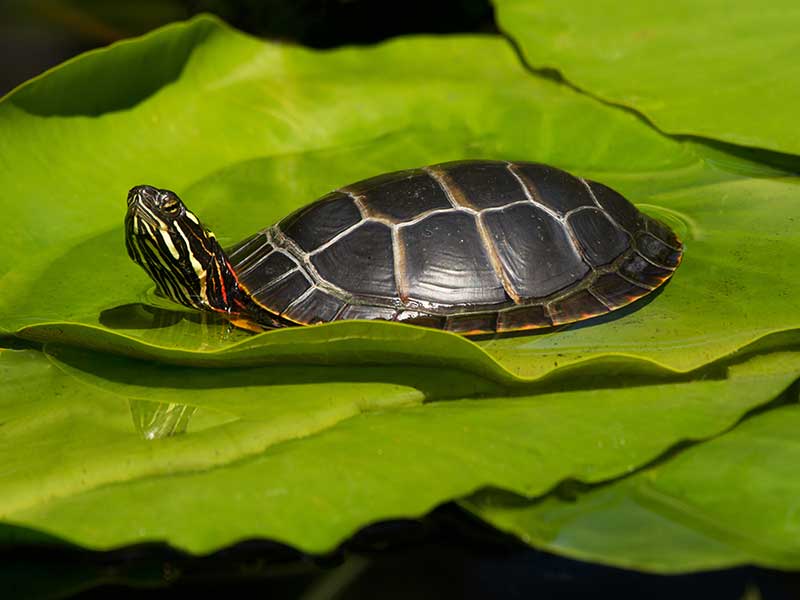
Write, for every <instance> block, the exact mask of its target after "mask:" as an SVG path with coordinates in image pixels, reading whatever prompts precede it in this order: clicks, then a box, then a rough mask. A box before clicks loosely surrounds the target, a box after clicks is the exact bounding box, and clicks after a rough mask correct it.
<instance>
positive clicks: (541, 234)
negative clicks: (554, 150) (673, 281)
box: [229, 161, 682, 335]
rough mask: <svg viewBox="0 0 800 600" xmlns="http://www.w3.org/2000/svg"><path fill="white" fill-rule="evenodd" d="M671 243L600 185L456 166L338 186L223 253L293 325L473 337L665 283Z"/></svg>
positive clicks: (530, 171)
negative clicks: (408, 329)
mask: <svg viewBox="0 0 800 600" xmlns="http://www.w3.org/2000/svg"><path fill="white" fill-rule="evenodd" d="M681 253H682V245H681V242H680V241H679V240H678V238H677V236H676V235H675V234H674V233H673V232H672V231H671V230H670V229H669V228H668V227H666V226H665V225H664V224H662V223H660V222H659V221H656V220H655V219H652V218H650V217H648V216H647V215H645V214H643V213H641V212H639V211H638V210H637V209H636V208H635V207H634V206H633V205H632V204H631V203H630V202H628V201H627V200H626V199H625V198H623V197H622V196H621V195H620V194H618V193H617V192H615V191H614V190H612V189H611V188H609V187H606V186H605V185H603V184H600V183H597V182H594V181H588V180H584V179H581V178H579V177H574V176H573V175H570V174H569V173H567V172H565V171H562V170H560V169H556V168H554V167H550V166H547V165H543V164H538V163H528V162H500V161H459V162H451V163H444V164H439V165H433V166H430V167H425V168H421V169H412V170H407V171H398V172H395V173H388V174H385V175H380V176H378V177H373V178H371V179H367V180H364V181H360V182H358V183H354V184H352V185H349V186H346V187H343V188H340V189H339V190H337V191H335V192H332V193H330V194H328V195H326V196H324V197H322V198H320V199H319V200H317V201H316V202H314V203H312V204H310V205H308V206H306V207H304V208H302V209H300V210H298V211H296V212H295V213H293V214H291V215H289V216H288V217H286V218H285V219H283V220H282V221H280V222H279V223H277V224H276V225H273V226H272V227H269V228H267V229H265V230H263V231H261V232H259V233H257V234H256V235H254V236H252V237H250V238H248V239H246V240H244V241H243V242H241V243H239V244H238V245H237V246H236V247H235V248H233V249H232V250H231V251H230V253H229V259H230V261H231V265H232V266H233V268H234V270H235V271H236V273H237V276H238V279H239V283H240V286H241V287H242V288H243V289H244V290H245V292H246V293H248V294H250V296H251V298H252V299H253V300H254V301H255V302H256V304H257V305H259V306H261V307H262V308H263V309H264V310H265V311H266V312H267V313H269V314H270V315H272V316H275V315H278V316H279V318H281V319H283V320H285V321H287V322H290V323H297V324H310V323H320V322H328V321H336V320H341V319H383V320H389V321H401V322H405V323H414V324H421V325H426V326H431V327H437V328H442V329H446V330H449V331H454V332H457V333H461V334H466V335H473V334H482V333H491V332H495V331H496V332H506V331H517V330H523V329H532V328H540V327H552V326H554V325H561V324H563V323H570V322H573V321H579V320H582V319H587V318H589V317H594V316H597V315H602V314H604V313H607V312H609V311H612V310H615V309H617V308H620V307H622V306H625V305H626V304H629V303H630V302H633V301H634V300H636V299H637V298H640V297H642V296H645V295H647V294H649V293H650V292H652V291H653V290H654V289H656V288H657V287H658V286H660V285H661V284H663V283H664V282H665V281H666V280H667V279H669V277H670V276H671V275H672V273H673V272H674V270H675V269H676V268H677V266H678V264H679V263H680V260H681Z"/></svg>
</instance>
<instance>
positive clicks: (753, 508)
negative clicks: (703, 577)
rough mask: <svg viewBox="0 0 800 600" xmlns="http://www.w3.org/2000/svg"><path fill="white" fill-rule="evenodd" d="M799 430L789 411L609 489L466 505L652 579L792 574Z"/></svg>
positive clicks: (799, 519) (799, 410) (538, 540)
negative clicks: (746, 568)
mask: <svg viewBox="0 0 800 600" xmlns="http://www.w3.org/2000/svg"><path fill="white" fill-rule="evenodd" d="M776 358H777V357H776ZM785 358H786V359H788V361H789V362H790V363H792V364H795V365H796V364H797V356H796V355H787V356H786V357H785ZM795 393H796V391H795ZM795 400H796V398H795ZM798 426H800V406H798V405H797V404H796V403H795V404H792V405H790V406H783V407H781V408H777V409H774V410H771V411H769V412H766V413H763V414H759V415H757V416H754V417H753V418H751V419H748V420H747V421H746V422H745V423H743V424H742V425H740V426H739V427H737V428H736V429H735V430H733V431H732V432H730V433H727V434H725V435H723V436H721V437H719V438H716V439H714V440H712V441H710V442H706V443H705V444H701V445H699V446H696V447H694V448H690V449H689V450H687V451H685V452H683V453H681V454H679V455H678V456H676V457H674V458H673V459H672V460H668V461H662V462H660V463H658V464H656V465H655V466H653V467H650V468H648V469H645V470H643V471H641V472H639V473H637V474H635V475H633V476H630V477H627V478H624V479H620V480H619V481H615V482H613V483H608V484H605V485H600V486H596V487H594V488H590V489H588V490H578V491H577V493H574V492H573V493H572V494H566V495H564V494H562V495H559V494H552V495H550V496H548V497H546V498H544V499H541V500H538V501H526V500H524V499H520V498H519V497H517V498H514V497H511V496H510V495H508V494H505V495H504V494H501V493H497V492H484V493H482V494H479V495H476V496H474V497H473V498H471V499H469V500H467V501H465V506H467V507H468V508H469V509H470V510H472V511H474V512H475V513H476V514H478V515H480V516H481V517H482V518H484V519H487V520H488V521H489V522H491V523H493V524H495V525H497V526H498V527H501V528H503V529H506V530H508V531H512V532H514V533H515V534H517V535H520V536H521V537H523V538H524V539H526V540H527V541H528V542H529V543H532V544H535V545H537V546H539V547H542V548H546V549H548V550H551V551H554V552H558V553H561V554H565V555H567V556H572V557H575V558H582V559H584V560H593V561H599V562H604V563H609V564H613V565H617V566H622V567H629V568H631V567H632V568H637V569H647V570H652V571H657V572H681V571H690V570H698V569H711V568H721V567H727V566H731V565H735V564H741V563H745V562H755V563H758V564H762V565H770V566H772V567H775V568H784V569H797V568H798V565H800V544H798V540H799V539H800V514H799V513H798V511H797V508H796V506H797V498H798V495H800V490H798V487H799V485H798V482H797V478H796V477H795V476H794V474H795V472H796V468H797V461H798V460H799V459H800V449H798V443H797V435H796V434H797V428H798Z"/></svg>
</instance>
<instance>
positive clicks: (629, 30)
mask: <svg viewBox="0 0 800 600" xmlns="http://www.w3.org/2000/svg"><path fill="white" fill-rule="evenodd" d="M494 4H495V5H496V7H497V19H498V22H499V24H500V27H501V29H503V30H504V31H506V32H507V33H508V34H509V35H510V36H511V37H513V38H514V39H515V40H516V41H517V42H518V43H519V45H520V48H521V50H522V53H523V54H524V56H525V58H526V60H527V61H528V62H529V63H530V64H531V65H533V66H535V67H549V68H554V69H557V70H558V71H560V72H561V73H562V74H563V75H564V77H566V79H567V80H569V81H570V82H572V83H574V84H576V85H577V86H579V87H581V88H583V89H585V90H586V91H588V92H589V93H591V94H594V95H596V96H598V97H600V98H603V99H606V100H609V101H611V102H615V103H620V104H623V105H626V106H629V107H632V108H634V109H636V110H637V111H639V112H641V113H642V114H644V115H645V116H646V117H647V118H648V119H650V120H651V121H652V122H653V123H655V125H656V126H658V127H659V128H660V129H662V130H663V131H668V132H670V133H678V134H691V135H699V136H707V137H710V138H715V139H720V140H725V141H727V142H733V143H735V144H742V145H745V146H757V147H761V148H769V149H772V150H777V151H781V152H789V153H793V154H800V138H798V136H797V135H796V133H795V131H794V130H793V128H792V127H787V126H786V124H787V119H790V118H791V117H790V115H791V111H792V108H793V107H794V106H796V105H797V104H798V102H800V64H799V63H798V61H797V29H798V27H800V5H798V4H797V3H796V2H793V1H791V0H778V1H773V2H770V3H769V5H768V6H764V5H761V4H754V3H752V2H747V1H744V0H736V1H734V2H731V1H730V0H675V1H672V2H667V3H660V4H658V5H653V4H651V3H647V2H626V1H624V0H600V1H596V2H581V1H580V0H570V1H567V2H563V1H556V0H537V1H536V2H530V1H528V0H494Z"/></svg>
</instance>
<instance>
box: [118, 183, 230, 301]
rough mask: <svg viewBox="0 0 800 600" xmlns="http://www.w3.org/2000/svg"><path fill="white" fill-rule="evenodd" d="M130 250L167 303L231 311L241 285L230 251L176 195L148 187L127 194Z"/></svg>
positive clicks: (131, 255) (127, 230)
mask: <svg viewBox="0 0 800 600" xmlns="http://www.w3.org/2000/svg"><path fill="white" fill-rule="evenodd" d="M125 245H126V246H127V248H128V255H129V256H130V257H131V259H133V261H134V262H135V263H136V264H138V265H139V266H140V267H142V268H143V269H144V270H145V271H146V272H147V274H148V275H149V276H150V278H151V279H152V280H153V281H154V282H155V284H156V286H157V287H158V290H159V291H160V293H161V294H163V295H164V296H166V297H167V298H170V299H171V300H173V301H175V302H177V303H179V304H183V305H184V306H188V307H191V308H197V309H204V310H215V311H221V312H230V311H231V304H230V302H231V300H232V298H233V296H234V294H235V292H236V290H237V283H236V277H235V275H234V273H233V270H232V269H231V266H230V264H229V263H228V259H227V257H226V256H225V252H224V251H223V249H222V247H221V246H220V245H219V242H217V239H216V238H215V237H214V234H213V233H211V232H210V231H208V230H207V229H206V228H205V227H204V226H203V224H202V223H201V222H200V220H199V219H198V218H197V217H196V216H195V215H194V214H193V213H192V212H191V211H190V210H189V209H187V208H186V206H185V205H184V203H183V202H182V201H181V199H180V198H178V196H177V194H175V193H174V192H171V191H169V190H161V189H158V188H154V187H151V186H149V185H138V186H136V187H135V188H133V189H131V191H130V192H128V212H127V214H126V215H125Z"/></svg>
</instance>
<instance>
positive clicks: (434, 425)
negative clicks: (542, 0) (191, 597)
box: [0, 347, 800, 552]
mask: <svg viewBox="0 0 800 600" xmlns="http://www.w3.org/2000/svg"><path fill="white" fill-rule="evenodd" d="M50 352H51V360H50V361H48V360H46V359H45V358H44V357H43V356H42V355H41V354H39V353H37V352H33V351H9V350H6V351H4V352H2V353H0V365H2V373H1V374H2V380H3V381H4V382H6V383H5V384H4V392H5V394H4V395H3V396H2V402H1V403H0V422H2V423H3V426H2V427H3V438H2V443H1V444H0V471H2V472H3V473H5V474H6V475H5V476H4V479H3V496H2V499H0V518H1V519H2V520H3V521H4V522H6V523H8V524H11V525H17V526H21V527H25V528H27V529H29V530H36V531H42V532H44V533H46V534H49V535H53V536H56V537H59V538H62V539H65V540H67V541H70V542H73V543H78V544H81V545H84V546H88V547H92V548H109V547H115V546H119V545H123V544H130V543H137V542H142V541H148V540H163V541H167V542H169V543H171V544H173V545H175V546H178V547H181V548H185V549H187V550H190V551H194V552H208V551H211V550H214V549H217V548H219V547H221V546H225V545H227V544H230V543H233V542H236V541H238V540H241V539H246V538H253V537H266V538H270V539H275V540H279V541H282V542H285V543H288V544H291V545H293V546H296V547H298V548H300V549H303V550H307V551H315V552H321V551H326V550H329V549H331V548H333V547H334V546H336V545H337V544H339V543H340V542H341V541H343V540H344V539H345V538H346V537H347V536H349V535H351V534H352V533H353V532H355V531H356V530H358V529H359V528H361V527H363V526H364V525H366V524H368V523H371V522H374V521H377V520H381V519H387V518H394V517H414V516H417V515H420V514H423V513H424V512H426V511H428V510H430V509H431V508H433V507H434V506H435V505H437V504H439V503H441V502H445V501H447V500H449V499H452V498H455V497H458V496H463V495H466V494H468V493H471V492H473V491H474V490H477V489H479V488H482V487H484V486H493V487H499V488H503V489H506V490H510V491H512V492H515V493H518V494H523V495H527V496H535V495H540V494H543V493H545V492H547V491H548V490H549V489H550V488H552V487H553V486H554V485H556V484H557V483H558V482H560V481H563V480H565V479H577V480H580V481H586V482H599V481H603V480H606V479H609V478H613V477H616V476H620V475H623V474H626V473H629V472H630V471H632V470H634V469H636V468H637V467H639V466H641V465H643V464H645V463H647V462H648V461H651V460H653V459H654V458H655V457H657V456H658V455H660V454H661V453H662V452H664V450H666V449H667V448H669V447H671V446H673V445H674V444H675V443H677V442H679V441H681V440H686V439H703V438H706V437H709V436H714V435H716V434H718V433H720V432H721V431H723V430H725V429H726V428H728V427H730V426H731V425H732V424H733V423H735V422H736V420H737V419H739V418H740V416H741V415H742V414H743V413H744V412H746V411H748V410H749V409H751V408H753V407H755V406H757V405H759V404H763V403H764V402H767V401H769V400H771V399H772V398H773V397H775V396H776V395H777V394H779V393H780V392H781V391H782V390H784V389H785V388H786V386H787V385H788V384H789V383H791V381H792V380H794V379H795V378H796V377H797V376H798V374H799V373H800V362H798V359H797V356H796V355H780V354H777V355H768V356H765V357H756V358H754V359H751V360H749V361H746V362H743V363H741V364H735V365H732V366H731V367H730V368H729V369H723V370H722V371H720V372H718V373H713V372H711V373H708V374H707V376H706V378H705V379H703V380H700V381H689V382H681V383H661V384H651V385H642V384H639V385H636V386H633V387H619V388H606V389H592V386H593V385H595V384H596V382H597V377H587V378H586V379H580V378H575V377H570V378H567V379H566V380H565V381H561V382H557V386H558V387H559V388H560V389H562V390H566V389H568V388H573V389H572V391H561V392H555V393H539V394H536V393H533V394H530V393H529V394H525V395H519V396H509V395H507V394H503V395H496V393H497V390H494V391H493V390H492V388H491V387H486V384H481V383H480V382H479V381H478V380H470V379H469V378H466V377H465V376H464V374H463V373H456V372H447V371H443V370H441V369H439V370H437V371H436V374H435V375H433V374H432V373H425V372H424V369H419V368H415V369H402V368H397V369H394V370H392V372H387V371H388V369H385V368H383V367H374V368H371V369H370V368H361V369H358V370H349V371H348V370H346V369H341V368H339V369H335V368H331V367H307V368H305V369H300V368H297V369H286V368H278V367H262V368H255V369H234V370H231V369H192V368H185V367H173V366H165V365H158V364H148V363H136V362H135V361H131V360H130V359H127V358H114V357H109V356H105V357H104V356H100V355H97V354H94V353H90V352H86V351H78V350H74V349H69V348H55V347H54V348H51V349H50ZM432 382H435V383H432ZM475 393H482V394H483V395H484V396H485V397H481V398H472V399H470V398H464V399H459V397H458V396H457V394H475ZM453 394H455V396H453ZM493 394H494V395H493ZM447 398H449V399H447ZM437 399H438V400H440V401H438V402H431V401H432V400H437ZM178 405H185V406H186V407H190V409H191V410H187V411H185V412H183V413H182V416H181V418H184V417H185V416H186V415H187V414H190V416H189V417H188V419H187V420H186V422H185V423H183V424H182V429H184V430H185V433H180V431H177V430H175V429H173V430H170V429H169V428H170V427H171V424H172V423H174V422H175V421H174V419H172V416H171V415H174V414H175V410H176V409H177V408H179V407H178ZM158 414H161V415H162V417H164V418H163V419H162V420H161V421H160V423H155V421H154V419H155V420H156V421H157V420H158V416H157V415H158ZM143 422H144V423H146V424H147V425H148V428H143V426H142V425H143ZM154 423H155V425H159V426H158V427H155V428H154V427H153V424H154ZM161 425H163V426H161ZM147 431H151V432H152V431H158V432H160V433H159V434H158V435H147ZM110 507H113V509H110ZM11 531H12V532H13V531H14V530H13V529H12V530H11ZM0 533H3V532H2V531H0ZM4 535H7V534H4Z"/></svg>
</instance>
